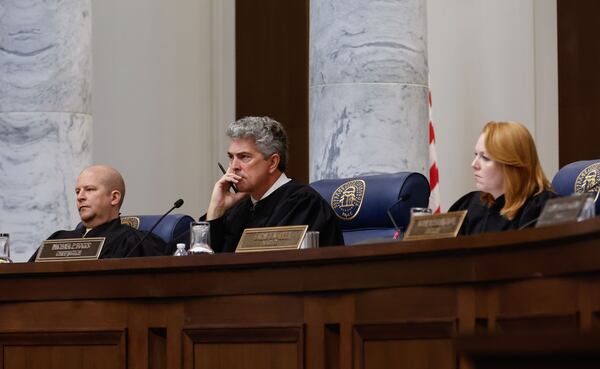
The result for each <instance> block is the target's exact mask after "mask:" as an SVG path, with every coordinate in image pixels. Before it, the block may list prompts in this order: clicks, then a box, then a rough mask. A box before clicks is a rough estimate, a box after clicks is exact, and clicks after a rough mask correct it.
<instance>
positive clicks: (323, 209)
mask: <svg viewBox="0 0 600 369" xmlns="http://www.w3.org/2000/svg"><path fill="white" fill-rule="evenodd" d="M286 202H287V203H288V204H289V208H288V211H287V214H286V215H285V217H284V218H283V219H282V220H281V221H280V223H281V224H287V225H300V224H308V230H309V231H319V247H324V246H343V245H344V238H343V236H342V232H341V230H340V226H339V223H338V220H337V216H336V215H335V213H334V212H333V210H332V209H331V207H330V206H329V204H328V203H327V202H325V200H323V198H322V197H321V196H320V195H319V194H318V193H313V192H312V191H306V192H299V193H297V194H295V195H293V196H290V197H289V198H288V199H287V200H286Z"/></svg>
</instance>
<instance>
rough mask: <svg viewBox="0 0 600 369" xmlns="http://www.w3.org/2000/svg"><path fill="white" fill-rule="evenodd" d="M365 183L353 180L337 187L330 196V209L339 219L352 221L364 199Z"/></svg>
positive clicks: (360, 180)
mask: <svg viewBox="0 0 600 369" xmlns="http://www.w3.org/2000/svg"><path fill="white" fill-rule="evenodd" d="M365 188H366V184H365V181H363V180H362V179H355V180H352V181H348V182H345V183H343V184H342V185H341V186H339V187H338V188H337V189H336V190H335V191H334V192H333V195H331V207H332V208H333V211H335V214H336V215H337V216H338V218H340V219H344V220H351V219H354V218H355V217H356V216H357V215H358V212H359V211H360V207H361V206H362V202H363V198H364V197H365Z"/></svg>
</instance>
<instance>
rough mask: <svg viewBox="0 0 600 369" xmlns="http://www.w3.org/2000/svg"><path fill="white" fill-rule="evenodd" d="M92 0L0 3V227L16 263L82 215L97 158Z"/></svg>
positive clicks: (22, 0) (34, 0)
mask: <svg viewBox="0 0 600 369" xmlns="http://www.w3.org/2000/svg"><path fill="white" fill-rule="evenodd" d="M90 11H91V0H3V1H1V2H0V232H8V233H10V236H11V245H12V247H11V253H12V255H11V256H12V258H13V260H15V261H24V260H27V258H28V257H29V256H30V255H31V254H32V252H33V251H34V250H35V248H36V247H37V246H38V245H39V243H40V241H41V240H43V239H45V238H46V237H48V236H49V235H50V234H51V233H52V232H53V231H55V230H57V229H60V228H73V226H74V225H75V224H76V223H77V222H78V220H79V217H78V214H77V209H76V205H75V195H74V193H75V192H74V187H75V179H76V177H77V175H78V174H79V172H80V171H81V169H82V168H83V167H85V166H86V165H88V164H89V163H91V139H92V126H91V124H92V116H91V101H90V100H91V14H90Z"/></svg>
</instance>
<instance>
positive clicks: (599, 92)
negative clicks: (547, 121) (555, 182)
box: [557, 0, 600, 167]
mask: <svg viewBox="0 0 600 369" xmlns="http://www.w3.org/2000/svg"><path fill="white" fill-rule="evenodd" d="M599 13H600V2H598V1H597V0H577V1H573V0H558V2H557V16H558V87H559V89H558V108H559V163H560V166H561V167H562V166H563V165H566V164H568V163H571V162H573V161H577V160H583V159H597V158H600V145H598V137H599V136H600V124H599V123H600V122H599V118H598V117H599V116H600V115H599V105H598V101H600V89H599V88H598V86H599V85H600V69H598V66H599V65H600V43H599V42H598V37H599V36H600V32H599V31H598V21H597V16H598V14H599Z"/></svg>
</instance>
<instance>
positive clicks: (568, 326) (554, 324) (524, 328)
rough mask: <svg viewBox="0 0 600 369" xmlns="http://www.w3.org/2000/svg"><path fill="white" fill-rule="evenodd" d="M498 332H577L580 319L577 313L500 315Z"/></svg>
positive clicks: (497, 322)
mask: <svg viewBox="0 0 600 369" xmlns="http://www.w3.org/2000/svg"><path fill="white" fill-rule="evenodd" d="M495 331H496V332H497V333H515V334H516V333H527V332H540V333H541V332H548V333H560V332H577V331H579V319H578V316H577V314H570V315H541V316H522V317H515V316H512V317H507V318H505V317H502V316H500V317H498V318H497V319H496V329H495Z"/></svg>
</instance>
